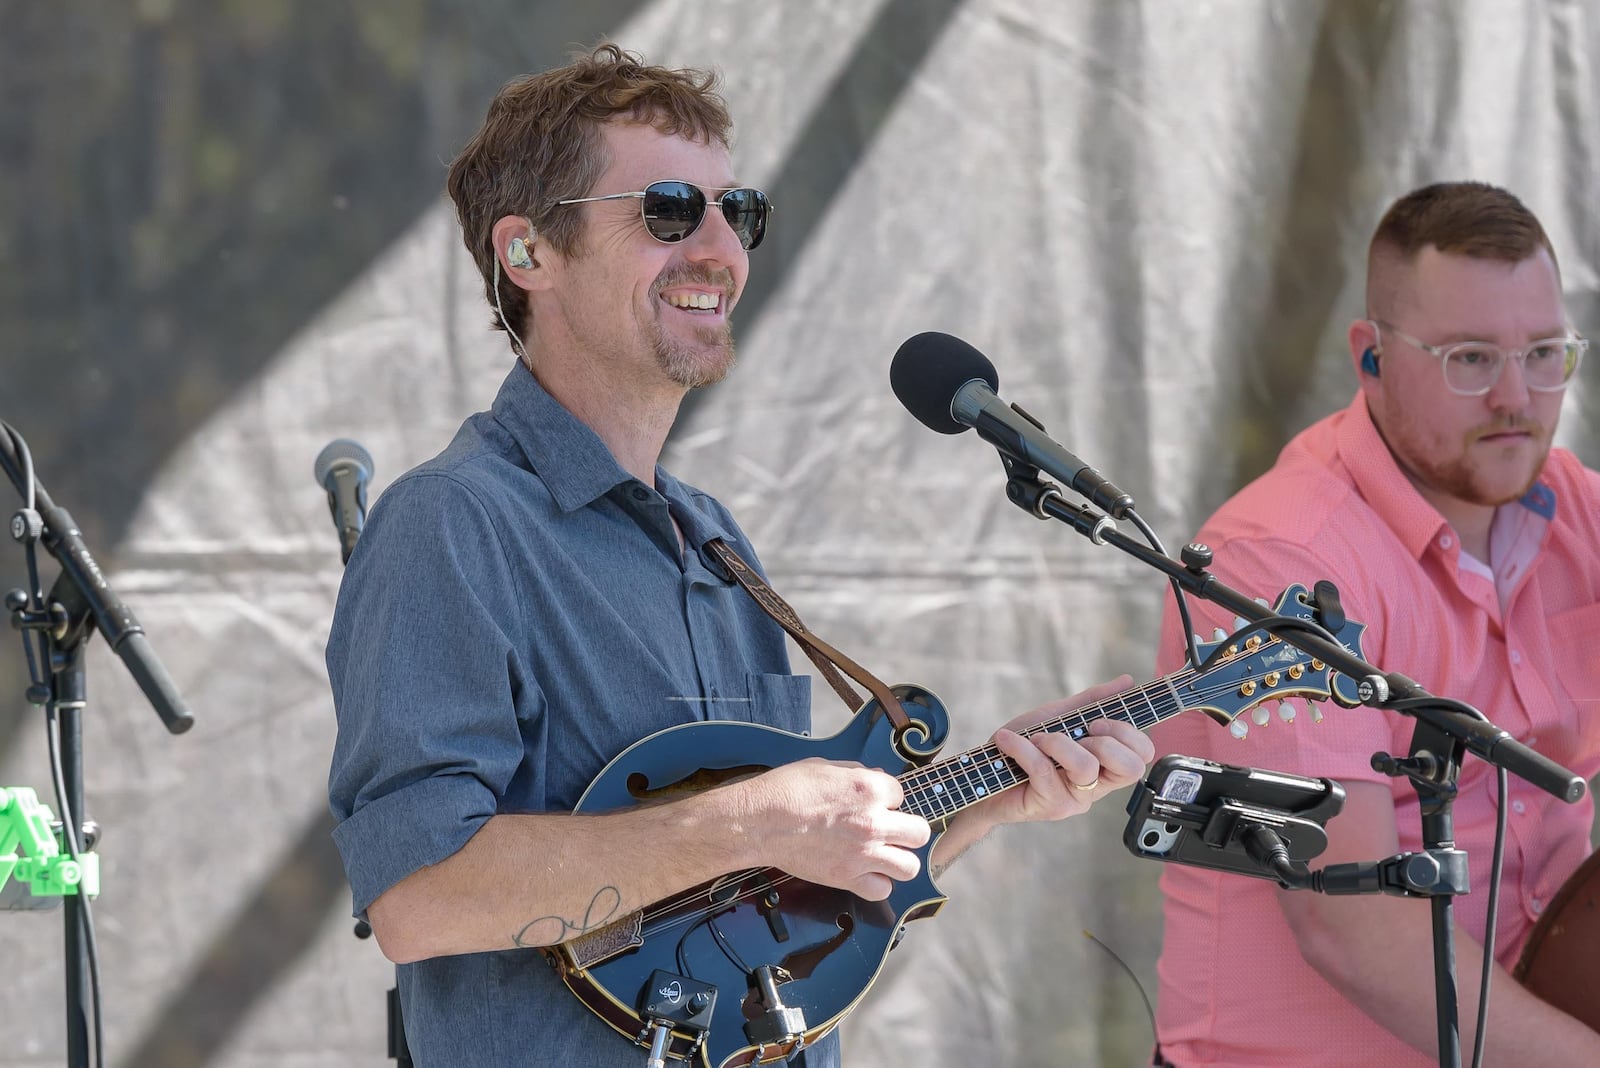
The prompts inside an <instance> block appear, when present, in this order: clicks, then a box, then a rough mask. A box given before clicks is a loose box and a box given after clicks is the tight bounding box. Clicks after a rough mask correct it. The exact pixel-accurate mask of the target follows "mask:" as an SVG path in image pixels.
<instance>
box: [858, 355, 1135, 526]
mask: <svg viewBox="0 0 1600 1068" xmlns="http://www.w3.org/2000/svg"><path fill="white" fill-rule="evenodd" d="M889 384H890V386H892V387H893V389H894V395H895V396H896V397H898V398H900V403H901V404H903V405H905V407H906V410H907V411H909V412H910V413H911V414H912V415H914V416H916V417H917V421H918V422H920V423H922V425H923V426H925V427H927V428H928V429H929V430H936V431H938V432H939V433H941V434H960V433H961V432H963V431H965V430H966V429H967V428H968V427H972V428H974V429H976V430H977V431H978V436H979V437H981V438H983V440H985V441H987V442H988V443H989V444H991V445H993V446H994V447H995V448H997V449H999V450H1000V451H1001V452H1003V453H1005V454H1006V455H1008V456H1010V457H1012V458H1013V459H1016V460H1021V461H1022V462H1023V463H1027V464H1032V465H1033V466H1034V467H1037V468H1038V469H1039V470H1041V471H1044V472H1045V473H1046V474H1049V475H1051V476H1052V477H1054V478H1058V479H1060V480H1061V481H1062V482H1063V483H1065V484H1066V485H1068V486H1070V487H1072V489H1074V490H1076V491H1077V492H1079V493H1081V494H1083V496H1085V497H1087V498H1088V499H1089V500H1090V502H1091V503H1093V504H1094V505H1095V506H1097V507H1099V508H1102V509H1104V510H1105V511H1106V512H1109V513H1110V514H1111V515H1112V516H1114V517H1115V518H1117V519H1123V518H1125V517H1126V516H1127V515H1128V513H1129V512H1131V511H1133V498H1132V497H1131V496H1129V495H1128V494H1126V493H1124V492H1122V491H1121V490H1120V489H1118V488H1117V487H1116V486H1115V485H1113V484H1112V483H1111V481H1110V480H1109V479H1107V478H1106V477H1105V476H1104V475H1102V474H1101V473H1100V472H1098V471H1096V470H1095V469H1094V468H1092V467H1090V466H1089V465H1088V464H1086V463H1084V462H1083V461H1082V460H1080V459H1079V458H1078V457H1076V456H1074V455H1073V454H1072V453H1071V452H1069V451H1068V450H1067V449H1066V447H1065V446H1063V445H1062V444H1061V443H1060V442H1058V441H1056V440H1055V439H1053V438H1051V437H1050V435H1048V434H1046V433H1045V432H1044V428H1042V427H1040V426H1039V425H1038V424H1036V423H1034V422H1033V420H1032V419H1030V418H1028V417H1027V416H1025V415H1023V414H1021V413H1020V412H1018V411H1017V410H1016V409H1015V408H1012V407H1011V406H1010V405H1008V404H1006V403H1005V402H1004V401H1002V400H1001V399H1000V398H999V397H998V396H997V395H996V394H995V391H996V390H997V389H999V388H1000V376H999V375H997V374H996V373H995V370H994V364H992V363H990V362H989V360H988V358H987V357H986V356H984V354H983V353H981V352H979V351H978V350H977V349H975V348H973V347H972V346H971V345H969V344H967V343H966V342H965V341H962V340H961V339H960V338H958V337H952V336H951V335H949V334H941V333H938V332H937V331H929V332H927V333H923V334H918V335H916V336H915V337H911V338H907V339H906V341H905V343H904V344H902V345H901V346H900V348H899V349H897V350H895V354H894V361H893V362H892V363H891V364H890V365H889Z"/></svg>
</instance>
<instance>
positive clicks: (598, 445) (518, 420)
mask: <svg viewBox="0 0 1600 1068" xmlns="http://www.w3.org/2000/svg"><path fill="white" fill-rule="evenodd" d="M491 410H492V413H493V415H494V418H495V421H496V422H498V423H499V424H500V425H501V426H502V427H504V428H505V430H506V433H508V434H510V435H511V437H512V439H513V440H514V441H516V443H517V445H518V446H519V447H520V448H521V449H522V452H523V455H525V456H526V457H527V459H528V464H529V466H530V467H531V468H532V469H533V470H534V472H535V473H536V474H537V475H538V476H539V478H540V479H541V480H543V482H544V484H545V486H546V488H548V489H549V490H550V495H551V496H552V497H553V498H555V502H556V504H557V506H558V507H560V509H561V510H562V511H563V512H572V511H576V510H577V509H579V508H583V507H585V506H587V505H589V504H592V503H594V502H595V501H596V500H598V499H600V498H601V497H603V496H605V495H606V494H607V493H610V492H611V491H612V490H613V489H615V488H616V487H618V486H621V485H625V484H627V483H630V482H637V481H638V480H637V479H635V478H634V477H633V475H631V474H629V473H628V472H627V471H626V470H625V469H624V468H623V467H622V465H621V464H619V463H617V458H616V457H615V456H613V455H611V450H610V449H608V448H606V444H605V442H603V441H601V440H600V435H598V434H596V433H595V432H594V431H593V430H591V429H590V428H589V426H588V424H586V423H584V422H583V421H582V420H581V419H579V418H578V417H577V416H575V415H573V414H572V413H571V412H569V411H568V410H567V409H566V407H565V406H563V405H562V403H561V402H560V401H558V400H556V399H555V398H554V397H552V396H551V395H550V392H549V391H548V390H546V389H545V388H544V386H543V385H542V384H541V383H540V382H539V380H538V378H536V377H535V376H534V375H533V373H532V372H530V371H529V370H528V369H527V368H526V367H525V366H523V365H522V364H520V363H519V364H517V365H516V366H515V367H513V368H512V369H511V373H510V374H508V375H507V376H506V380H505V381H504V382H503V383H501V385H500V392H499V394H497V395H496V396H495V399H494V405H493V408H492V409H491ZM654 488H655V489H657V490H659V491H660V493H661V495H662V496H663V497H665V498H666V499H667V503H668V507H669V508H670V509H671V511H672V517H673V518H674V519H676V520H677V521H678V526H679V527H680V528H681V529H682V530H683V537H684V540H685V541H686V542H687V543H688V544H689V545H691V546H693V547H694V548H695V549H696V550H699V549H701V548H702V547H703V546H704V545H705V543H706V542H708V541H710V540H711V539H713V538H721V539H723V540H724V541H726V542H729V543H730V544H732V543H733V542H734V541H735V538H734V535H733V533H732V531H731V530H730V529H729V525H728V524H727V523H726V522H725V521H724V519H723V517H722V513H721V511H720V510H719V509H715V508H706V507H700V506H698V501H697V498H698V497H700V496H701V494H700V492H699V491H698V490H695V489H693V488H692V487H689V486H686V485H684V484H683V483H682V482H679V481H678V480H677V479H676V478H674V477H673V476H672V475H671V474H669V473H668V472H667V471H666V469H665V468H663V467H661V466H659V465H657V467H656V484H655V487H654Z"/></svg>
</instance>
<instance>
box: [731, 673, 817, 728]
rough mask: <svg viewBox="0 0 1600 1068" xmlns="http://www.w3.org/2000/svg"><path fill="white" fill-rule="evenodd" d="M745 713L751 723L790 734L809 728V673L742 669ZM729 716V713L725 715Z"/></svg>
mask: <svg viewBox="0 0 1600 1068" xmlns="http://www.w3.org/2000/svg"><path fill="white" fill-rule="evenodd" d="M745 696H746V698H747V703H746V704H745V716H744V717H739V718H745V717H748V718H749V719H750V721H751V722H752V723H759V724H761V725H762V726H765V727H777V728H778V729H779V730H785V731H789V732H791V733H793V734H802V733H804V732H806V731H809V730H810V729H811V677H810V676H809V675H774V674H766V673H763V672H758V671H750V672H746V673H745ZM729 718H733V717H729Z"/></svg>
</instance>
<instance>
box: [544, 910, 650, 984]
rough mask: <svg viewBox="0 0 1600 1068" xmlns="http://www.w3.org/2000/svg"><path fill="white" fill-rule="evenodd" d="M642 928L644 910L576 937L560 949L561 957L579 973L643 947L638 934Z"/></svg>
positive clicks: (641, 935)
mask: <svg viewBox="0 0 1600 1068" xmlns="http://www.w3.org/2000/svg"><path fill="white" fill-rule="evenodd" d="M643 927H644V911H643V910H640V911H638V912H635V913H633V914H632V915H629V916H624V917H623V918H622V919H620V920H618V921H616V922H615V923H608V924H606V925H605V926H604V927H597V928H595V929H594V930H593V931H590V932H589V933H588V934H582V935H579V936H578V937H577V938H574V939H573V940H572V941H570V942H567V943H565V944H564V945H562V947H561V948H562V950H563V951H564V953H565V956H566V957H567V958H568V959H569V960H571V962H572V966H573V967H574V968H576V969H578V970H579V971H582V970H584V969H586V968H589V967H591V966H593V965H596V964H599V963H600V962H601V961H604V960H609V959H611V958H612V957H615V956H616V955H617V954H618V953H621V952H623V951H624V950H628V949H633V948H635V947H636V946H642V945H644V936H643V934H642V933H641V932H642V929H643Z"/></svg>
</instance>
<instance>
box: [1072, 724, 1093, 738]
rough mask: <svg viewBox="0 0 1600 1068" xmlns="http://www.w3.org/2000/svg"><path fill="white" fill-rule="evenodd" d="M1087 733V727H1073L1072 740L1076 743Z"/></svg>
mask: <svg viewBox="0 0 1600 1068" xmlns="http://www.w3.org/2000/svg"><path fill="white" fill-rule="evenodd" d="M1088 733H1089V729H1088V728H1087V727H1074V728H1072V740H1073V741H1077V740H1078V739H1079V738H1082V737H1083V736H1084V735H1085V734H1088Z"/></svg>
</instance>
